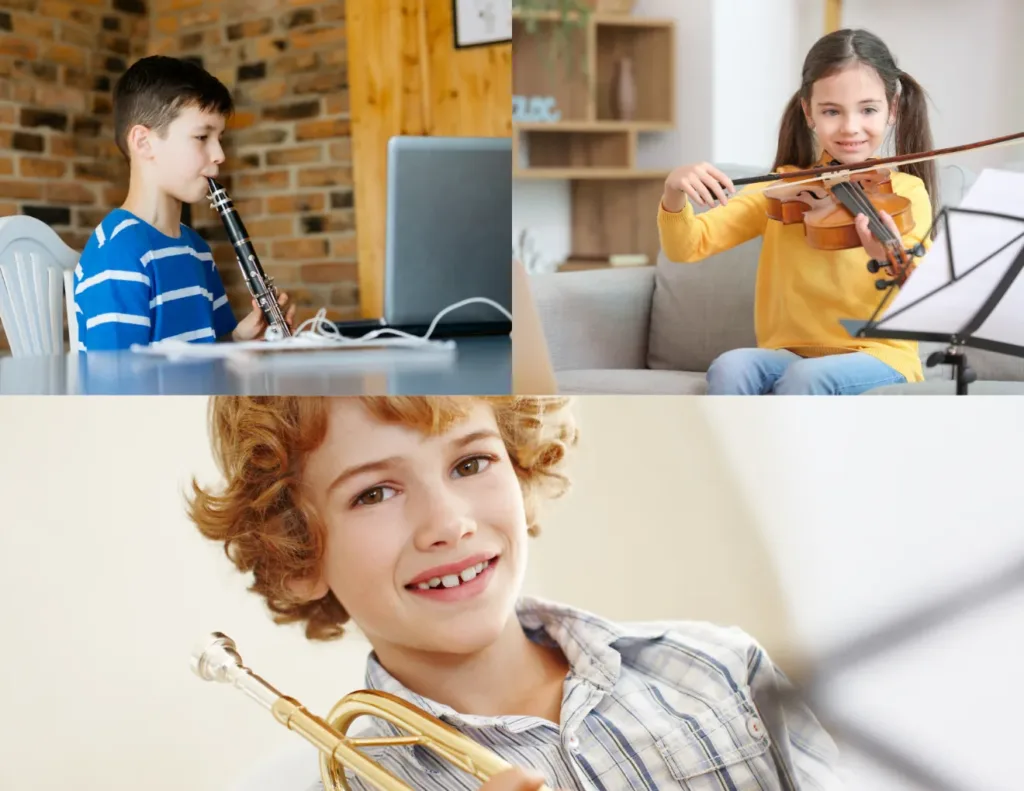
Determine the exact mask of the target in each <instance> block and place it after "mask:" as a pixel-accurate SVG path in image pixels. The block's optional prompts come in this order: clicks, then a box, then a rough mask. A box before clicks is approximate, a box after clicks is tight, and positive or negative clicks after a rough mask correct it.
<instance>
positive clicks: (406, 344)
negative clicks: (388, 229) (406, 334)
mask: <svg viewBox="0 0 1024 791" xmlns="http://www.w3.org/2000/svg"><path fill="white" fill-rule="evenodd" d="M387 349H401V350H403V351H408V350H417V351H423V352H424V353H427V354H436V353H438V352H450V351H452V350H453V349H455V341H450V340H446V341H423V340H415V339H410V338H375V339H373V340H370V341H361V340H359V339H355V340H346V341H339V340H337V339H334V338H327V337H324V336H322V335H316V334H314V333H303V334H302V335H296V336H292V337H290V338H284V339H282V340H278V341H239V342H237V343H188V342H187V341H174V340H167V341H158V342H156V343H152V344H149V345H148V346H141V345H134V346H132V351H133V352H136V353H137V354H149V355H155V356H159V357H170V358H174V359H182V358H193V359H210V358H231V357H242V356H249V355H251V354H258V355H267V354H274V353H277V352H310V351H335V352H340V351H343V352H357V351H368V350H374V351H378V352H379V351H381V350H387Z"/></svg>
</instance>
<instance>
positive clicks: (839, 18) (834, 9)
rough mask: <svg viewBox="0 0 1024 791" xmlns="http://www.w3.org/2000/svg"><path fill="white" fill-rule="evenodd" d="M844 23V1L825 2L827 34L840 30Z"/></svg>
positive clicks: (831, 0) (829, 0)
mask: <svg viewBox="0 0 1024 791" xmlns="http://www.w3.org/2000/svg"><path fill="white" fill-rule="evenodd" d="M842 23H843V0H825V33H826V34H828V33H832V32H833V31H836V30H839V29H840V28H841V27H842Z"/></svg>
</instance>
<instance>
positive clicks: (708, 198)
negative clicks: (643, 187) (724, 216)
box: [661, 162, 736, 212]
mask: <svg viewBox="0 0 1024 791" xmlns="http://www.w3.org/2000/svg"><path fill="white" fill-rule="evenodd" d="M735 193H736V187H734V186H733V183H732V181H731V180H730V179H729V177H728V176H726V175H725V174H724V173H723V172H722V171H720V170H719V169H718V168H716V167H715V166H714V165H711V164H709V163H707V162H699V163H697V164H696V165H683V166H682V167H679V168H676V169H675V170H673V171H672V172H671V173H669V174H668V178H667V179H665V193H664V195H662V200H661V202H662V204H663V205H664V206H665V209H666V210H668V211H670V212H677V211H682V209H683V207H684V206H685V205H686V198H687V197H689V199H690V200H692V201H693V202H694V204H695V205H697V206H714V205H715V201H716V200H718V201H719V202H720V203H721V204H722V205H723V206H724V205H725V204H727V203H728V202H729V195H733V194H735Z"/></svg>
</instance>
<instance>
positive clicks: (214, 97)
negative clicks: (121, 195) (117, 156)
mask: <svg viewBox="0 0 1024 791" xmlns="http://www.w3.org/2000/svg"><path fill="white" fill-rule="evenodd" d="M189 106H196V107H198V108H199V109H200V110H203V111H206V112H215V113H219V114H220V115H223V116H229V115H231V113H232V112H234V101H233V100H232V98H231V92H230V91H229V90H228V89H227V87H226V86H225V85H224V83H222V82H221V81H220V80H218V79H217V78H216V77H214V76H213V75H212V74H210V73H209V72H208V71H206V70H205V69H204V68H203V67H202V66H199V65H197V64H196V63H194V62H192V61H190V60H181V59H179V58H170V57H167V56H166V55H151V56H150V57H148V58H142V59H141V60H138V61H136V62H135V63H133V64H132V66H131V68H130V69H128V71H126V72H125V73H124V74H122V75H121V77H120V79H118V81H117V84H116V85H115V86H114V140H115V141H116V142H117V147H118V148H119V149H121V153H122V154H124V157H125V159H129V160H130V157H129V154H128V130H129V129H131V128H132V127H133V126H135V125H136V124H142V125H143V126H148V127H149V128H150V129H153V130H155V131H156V132H157V133H159V134H163V133H164V132H165V130H166V129H167V127H168V126H169V125H170V123H171V122H172V121H174V119H175V118H177V117H178V114H179V113H181V111H182V110H183V109H184V108H186V107H189Z"/></svg>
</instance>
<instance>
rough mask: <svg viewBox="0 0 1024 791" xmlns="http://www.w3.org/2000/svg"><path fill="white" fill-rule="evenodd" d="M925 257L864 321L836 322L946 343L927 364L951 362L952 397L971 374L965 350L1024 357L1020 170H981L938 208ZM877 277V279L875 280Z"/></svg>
mask: <svg viewBox="0 0 1024 791" xmlns="http://www.w3.org/2000/svg"><path fill="white" fill-rule="evenodd" d="M935 227H937V228H938V232H937V234H936V237H935V243H934V244H933V245H932V247H931V249H930V250H929V251H928V254H927V261H926V262H925V263H924V264H923V265H922V266H918V267H916V268H915V269H914V271H913V272H912V273H911V275H910V277H908V278H907V280H906V282H904V284H903V286H902V287H901V288H900V290H899V293H898V294H897V295H896V297H895V299H893V300H892V304H891V306H890V307H889V309H888V311H886V312H885V315H882V312H883V310H884V309H885V306H886V303H887V302H889V300H890V298H891V297H892V296H893V293H894V292H895V288H894V287H892V286H890V287H889V289H888V291H887V292H886V294H885V296H884V297H883V298H882V301H881V303H880V304H879V305H878V307H877V308H876V310H875V312H874V314H873V315H872V316H871V318H870V319H869V320H868V321H854V320H850V319H842V320H840V323H841V324H842V325H843V327H845V328H846V331H847V332H848V333H849V334H850V335H851V336H852V337H855V338H887V339H894V340H912V341H931V342H936V343H943V344H946V346H947V348H946V349H945V350H944V351H937V352H934V353H932V354H931V355H929V356H928V360H927V365H928V367H929V368H930V367H932V366H934V365H941V364H949V365H952V366H953V372H954V377H955V379H956V393H957V395H967V386H968V384H970V383H971V382H973V381H974V380H975V378H976V377H975V374H974V372H973V371H972V370H971V369H970V367H969V366H968V365H967V356H966V351H965V347H968V346H971V347H974V348H978V349H987V350H989V351H994V352H999V353H1001V354H1012V355H1015V356H1018V357H1024V278H1018V275H1020V273H1021V270H1024V173H1014V172H1011V171H1006V170H993V169H986V170H983V171H982V173H981V175H980V176H979V177H978V180H977V181H976V182H975V183H974V185H973V186H972V187H971V189H970V190H969V191H968V193H967V195H966V196H965V197H964V200H963V202H962V203H961V204H960V206H958V207H955V208H949V207H946V208H943V209H942V211H941V212H939V216H938V218H937V219H936V221H935ZM882 282H884V281H882Z"/></svg>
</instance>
